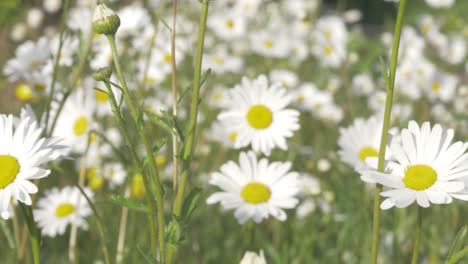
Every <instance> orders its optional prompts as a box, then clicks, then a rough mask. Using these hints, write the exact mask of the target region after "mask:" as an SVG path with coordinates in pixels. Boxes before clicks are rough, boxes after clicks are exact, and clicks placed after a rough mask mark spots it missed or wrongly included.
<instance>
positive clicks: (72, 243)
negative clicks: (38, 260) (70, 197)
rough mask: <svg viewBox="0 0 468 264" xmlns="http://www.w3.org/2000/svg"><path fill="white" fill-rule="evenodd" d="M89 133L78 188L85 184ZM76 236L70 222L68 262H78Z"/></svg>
mask: <svg viewBox="0 0 468 264" xmlns="http://www.w3.org/2000/svg"><path fill="white" fill-rule="evenodd" d="M90 135H91V134H88V140H87V144H86V148H85V151H84V153H83V156H82V157H81V166H80V172H79V176H78V186H80V188H83V186H84V184H85V176H86V157H87V156H88V151H89V145H90V143H91V140H90ZM77 203H78V205H79V204H80V203H81V198H79V199H78V201H77ZM77 237H78V226H77V225H75V224H72V226H71V231H70V240H69V242H68V259H69V261H70V263H72V264H74V263H78V260H77V257H76V239H77Z"/></svg>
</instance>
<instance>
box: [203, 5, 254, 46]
mask: <svg viewBox="0 0 468 264" xmlns="http://www.w3.org/2000/svg"><path fill="white" fill-rule="evenodd" d="M208 26H209V27H210V28H211V29H212V30H213V31H214V32H215V34H216V35H217V36H218V37H220V38H222V39H228V40H229V39H233V38H236V37H240V36H242V35H244V34H245V31H246V26H247V23H246V20H245V18H244V17H243V16H242V14H241V13H240V12H237V11H236V10H228V11H225V10H224V11H222V12H218V13H215V14H213V15H211V16H210V19H209V20H208Z"/></svg>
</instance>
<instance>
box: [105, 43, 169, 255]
mask: <svg viewBox="0 0 468 264" xmlns="http://www.w3.org/2000/svg"><path fill="white" fill-rule="evenodd" d="M107 39H108V40H109V44H110V46H111V50H112V58H113V60H114V66H115V70H116V72H117V77H118V78H119V81H120V84H121V86H122V91H123V96H124V98H125V101H126V102H127V105H128V108H129V109H130V112H131V115H132V117H133V121H134V122H135V125H136V127H137V130H138V133H139V135H140V138H141V139H142V141H143V145H144V146H145V150H146V155H147V157H148V161H149V165H150V169H151V172H152V173H151V174H152V175H153V177H152V178H151V179H147V180H148V181H147V182H146V183H153V181H154V185H155V186H154V187H155V188H153V184H150V185H149V186H150V189H151V190H153V191H154V195H155V196H156V197H155V198H156V210H157V217H158V221H157V225H158V229H159V232H158V234H159V256H160V258H161V260H163V259H164V251H165V241H164V223H165V222H164V207H163V201H162V188H161V182H160V179H159V175H158V167H157V165H156V161H155V158H154V154H153V150H152V148H151V145H150V143H149V140H148V136H147V135H146V132H145V129H144V126H143V125H141V124H140V122H139V115H138V112H137V110H136V108H135V106H134V104H133V101H132V99H131V98H130V93H129V91H128V87H127V83H126V81H125V78H124V76H123V73H122V69H121V66H120V65H121V64H120V61H119V56H118V53H117V48H116V45H115V36H114V35H107ZM143 178H145V177H143ZM151 180H153V181H151ZM151 200H153V198H152V197H151ZM153 208H154V207H152V209H153ZM152 211H153V210H152ZM153 254H154V249H153ZM154 256H155V257H156V255H155V254H154Z"/></svg>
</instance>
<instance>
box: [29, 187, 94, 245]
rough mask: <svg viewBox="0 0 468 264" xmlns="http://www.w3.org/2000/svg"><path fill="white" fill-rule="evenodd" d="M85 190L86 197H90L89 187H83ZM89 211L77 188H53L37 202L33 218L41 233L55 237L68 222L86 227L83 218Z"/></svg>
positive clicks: (63, 229) (62, 232)
mask: <svg viewBox="0 0 468 264" xmlns="http://www.w3.org/2000/svg"><path fill="white" fill-rule="evenodd" d="M85 192H86V195H87V196H88V197H90V198H92V196H93V195H92V192H91V191H90V190H89V189H85ZM91 213H92V211H91V208H90V207H89V204H88V202H87V201H86V198H85V197H84V196H83V194H82V193H81V192H80V190H79V189H78V188H76V187H65V188H63V189H61V190H59V189H57V188H53V189H51V190H48V191H47V192H46V196H45V197H43V198H41V199H39V201H38V202H37V209H35V210H34V220H35V221H36V222H37V224H38V226H39V227H40V228H41V230H42V234H44V235H47V236H49V237H56V236H57V235H63V234H64V233H65V231H66V229H67V226H68V225H69V224H70V225H76V226H77V227H79V228H81V229H87V228H88V224H87V223H86V219H85V218H86V217H88V216H89V215H91Z"/></svg>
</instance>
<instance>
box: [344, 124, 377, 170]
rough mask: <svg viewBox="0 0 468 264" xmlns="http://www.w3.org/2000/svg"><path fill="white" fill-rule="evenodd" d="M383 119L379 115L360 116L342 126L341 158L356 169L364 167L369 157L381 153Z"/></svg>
mask: <svg viewBox="0 0 468 264" xmlns="http://www.w3.org/2000/svg"><path fill="white" fill-rule="evenodd" d="M382 126H383V120H382V119H381V118H378V117H375V116H374V117H371V118H369V119H367V120H366V119H363V118H358V119H356V120H355V121H354V123H353V124H352V125H351V126H349V127H346V128H340V137H339V138H338V146H339V148H340V150H339V151H338V154H339V156H340V159H341V160H342V161H343V162H345V163H347V164H348V165H350V166H352V167H354V168H355V169H360V168H364V167H366V166H367V164H366V163H365V161H366V159H367V158H369V157H377V156H378V155H379V148H380V137H381V135H382Z"/></svg>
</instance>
